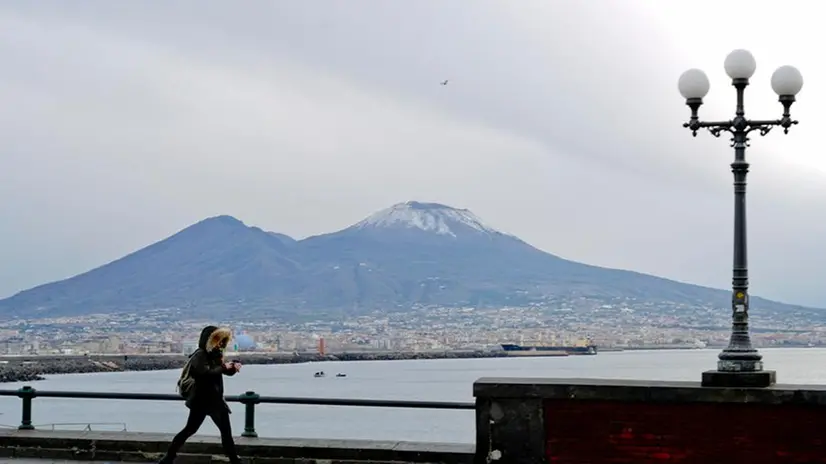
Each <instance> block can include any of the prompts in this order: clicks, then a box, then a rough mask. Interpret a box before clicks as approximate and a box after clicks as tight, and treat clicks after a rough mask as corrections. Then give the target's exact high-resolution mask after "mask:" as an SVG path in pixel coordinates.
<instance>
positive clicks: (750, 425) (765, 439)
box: [545, 400, 826, 464]
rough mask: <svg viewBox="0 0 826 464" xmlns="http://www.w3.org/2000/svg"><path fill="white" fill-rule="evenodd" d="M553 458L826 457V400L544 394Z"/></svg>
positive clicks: (766, 463)
mask: <svg viewBox="0 0 826 464" xmlns="http://www.w3.org/2000/svg"><path fill="white" fill-rule="evenodd" d="M545 429H546V433H547V435H546V436H547V442H546V452H547V456H548V461H549V462H551V463H553V464H716V463H721V464H723V463H724V464H741V463H742V464H774V463H778V464H781V463H782V464H791V463H795V464H797V463H812V464H814V463H826V446H824V440H825V439H826V407H813V406H803V405H783V406H771V405H763V404H732V403H722V404H711V403H703V404H691V403H680V404H657V403H621V402H610V401H586V400H547V401H546V402H545Z"/></svg>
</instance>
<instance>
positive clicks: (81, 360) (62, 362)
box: [0, 345, 817, 383]
mask: <svg viewBox="0 0 826 464" xmlns="http://www.w3.org/2000/svg"><path fill="white" fill-rule="evenodd" d="M720 348H722V347H718V346H709V347H705V348H703V349H720ZM772 348H805V347H804V346H786V347H772ZM815 348H817V347H815ZM687 349H698V348H690V347H686V346H667V345H666V346H663V345H657V346H638V347H623V348H608V347H606V348H600V349H599V351H600V352H615V351H649V350H662V351H666V350H687ZM228 357H229V358H230V359H238V360H239V361H241V362H242V363H244V364H250V365H252V364H298V363H308V362H335V361H394V360H396V361H402V360H413V359H481V358H504V357H508V355H507V354H506V353H505V352H504V351H498V350H496V351H482V350H478V351H474V350H455V351H423V352H389V351H363V352H347V353H332V354H327V355H320V354H317V353H233V354H230V355H228ZM186 359H187V357H186V356H184V355H182V354H130V355H123V354H95V355H85V356H80V355H21V356H0V383H9V382H33V381H37V380H43V379H44V376H46V375H57V374H93V373H102V372H126V371H159V370H168V369H180V368H182V367H183V365H184V363H185V362H186Z"/></svg>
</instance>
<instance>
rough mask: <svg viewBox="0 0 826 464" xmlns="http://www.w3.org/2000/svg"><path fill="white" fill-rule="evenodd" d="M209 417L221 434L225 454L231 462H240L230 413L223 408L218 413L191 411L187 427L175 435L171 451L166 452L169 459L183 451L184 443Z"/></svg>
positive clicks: (200, 410) (170, 447) (170, 446)
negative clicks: (233, 437)
mask: <svg viewBox="0 0 826 464" xmlns="http://www.w3.org/2000/svg"><path fill="white" fill-rule="evenodd" d="M207 416H209V417H210V419H212V422H214V423H215V426H216V427H218V431H219V432H221V446H223V447H224V454H226V455H227V457H228V458H229V459H230V462H233V463H235V462H240V461H239V460H238V455H237V454H236V452H235V441H233V439H232V425H231V424H230V422H229V411H227V410H226V409H225V408H221V409H219V410H218V411H204V410H202V409H200V408H197V409H196V408H193V409H190V410H189V418H187V420H186V425H185V426H184V428H183V430H181V431H180V432H178V434H177V435H175V438H173V439H172V444H171V445H169V451H167V452H166V455H167V456H168V457H169V458H174V457H175V456H176V455H177V454H178V451H180V450H181V447H183V446H184V443H185V442H186V441H187V440H188V439H189V437H191V436H192V435H195V432H197V431H198V429H200V428H201V425H202V424H203V423H204V420H206V418H207Z"/></svg>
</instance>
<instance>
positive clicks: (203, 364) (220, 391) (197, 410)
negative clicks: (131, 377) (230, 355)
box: [159, 325, 241, 464]
mask: <svg viewBox="0 0 826 464" xmlns="http://www.w3.org/2000/svg"><path fill="white" fill-rule="evenodd" d="M231 338H232V332H231V331H230V330H229V329H226V328H218V327H215V326H211V325H210V326H207V327H204V329H203V330H202V331H201V336H200V339H199V340H198V349H197V350H195V352H194V353H192V354H191V355H190V356H189V360H188V361H187V364H186V366H184V369H183V372H182V373H181V378H180V379H179V380H178V391H179V392H180V393H181V395H182V396H183V397H184V398H185V399H186V406H187V407H188V408H189V418H187V420H186V425H185V426H184V428H183V430H181V431H180V432H178V434H177V435H175V438H173V439H172V444H170V445H169V449H168V450H167V452H166V455H165V456H164V457H163V458H162V459H161V460H160V462H159V464H172V463H173V462H174V460H175V456H176V455H177V454H178V451H180V449H181V447H182V446H183V445H184V443H185V442H186V440H187V439H189V437H191V436H192V435H194V434H195V433H196V432H197V431H198V429H199V428H201V424H203V423H204V420H205V419H206V418H207V416H209V418H210V419H212V422H214V423H215V426H216V427H218V430H219V431H220V432H221V445H222V446H223V448H224V454H226V455H227V457H228V458H229V460H230V463H232V464H240V462H241V460H240V459H239V458H238V454H236V452H235V442H234V441H233V439H232V426H231V425H230V421H229V414H230V410H229V405H227V402H226V401H225V400H224V378H223V376H225V375H230V376H231V375H235V374H237V373H238V372H239V371H240V370H241V363H238V362H224V350H225V349H226V348H227V345H228V344H229V341H230V339H231Z"/></svg>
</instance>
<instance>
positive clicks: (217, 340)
mask: <svg viewBox="0 0 826 464" xmlns="http://www.w3.org/2000/svg"><path fill="white" fill-rule="evenodd" d="M230 340H232V331H231V330H230V329H228V328H226V327H218V328H216V329H215V330H213V331H212V332H211V333H210V334H209V336H208V337H207V341H206V343H205V344H204V350H206V352H207V353H212V352H213V350H215V349H216V348H218V347H219V346H221V344H222V343H223V342H224V341H226V344H227V346H229V342H230Z"/></svg>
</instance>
